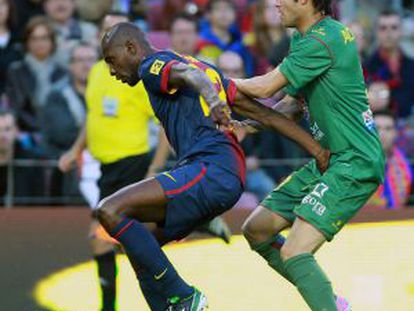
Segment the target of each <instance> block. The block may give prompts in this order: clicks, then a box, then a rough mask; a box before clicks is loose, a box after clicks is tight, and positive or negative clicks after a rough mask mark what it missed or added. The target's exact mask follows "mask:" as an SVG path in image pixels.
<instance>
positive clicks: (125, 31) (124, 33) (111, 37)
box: [101, 22, 150, 49]
mask: <svg viewBox="0 0 414 311" xmlns="http://www.w3.org/2000/svg"><path fill="white" fill-rule="evenodd" d="M128 41H131V42H135V43H137V44H139V45H140V47H141V48H142V49H148V48H150V44H149V42H148V40H147V39H146V37H145V34H144V33H143V32H142V31H141V29H139V28H138V27H137V26H136V25H134V24H132V23H128V22H123V23H118V24H116V25H114V26H112V27H110V28H109V29H108V30H107V31H106V32H105V34H104V35H103V37H102V42H101V44H102V49H104V47H108V46H110V45H113V44H119V45H124V44H125V43H126V42H128Z"/></svg>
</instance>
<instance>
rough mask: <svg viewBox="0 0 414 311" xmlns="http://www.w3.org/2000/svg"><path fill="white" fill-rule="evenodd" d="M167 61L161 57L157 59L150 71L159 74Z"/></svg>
mask: <svg viewBox="0 0 414 311" xmlns="http://www.w3.org/2000/svg"><path fill="white" fill-rule="evenodd" d="M164 65H165V62H164V61H162V60H159V59H156V60H155V62H154V63H153V64H152V65H151V68H150V72H151V73H152V74H153V75H157V76H158V75H159V74H160V72H161V69H162V67H164Z"/></svg>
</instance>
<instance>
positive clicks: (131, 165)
mask: <svg viewBox="0 0 414 311" xmlns="http://www.w3.org/2000/svg"><path fill="white" fill-rule="evenodd" d="M150 163H151V157H150V154H149V153H145V154H142V155H138V156H131V157H127V158H123V159H121V160H118V161H116V162H113V163H110V164H101V177H100V178H99V180H98V187H99V191H100V200H102V199H103V198H105V197H107V196H109V195H111V194H113V193H114V192H116V191H118V190H119V189H121V188H123V187H125V186H128V185H130V184H133V183H136V182H138V181H141V180H142V179H144V177H145V175H146V174H147V171H148V168H149V165H150Z"/></svg>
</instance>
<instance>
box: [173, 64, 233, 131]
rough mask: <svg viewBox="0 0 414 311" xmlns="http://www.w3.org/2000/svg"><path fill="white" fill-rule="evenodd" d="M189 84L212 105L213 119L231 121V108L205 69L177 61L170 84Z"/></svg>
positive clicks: (226, 122)
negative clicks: (221, 96)
mask: <svg viewBox="0 0 414 311" xmlns="http://www.w3.org/2000/svg"><path fill="white" fill-rule="evenodd" d="M183 85H186V86H189V87H191V88H192V89H194V90H195V91H197V92H198V93H199V94H200V95H201V96H202V97H203V98H204V100H205V101H206V103H207V104H208V105H209V107H210V111H211V114H212V117H213V120H214V121H215V122H216V123H218V124H221V125H226V126H227V125H228V124H229V122H230V110H229V108H228V106H227V104H226V103H225V102H223V101H222V100H221V99H220V97H219V95H218V93H217V90H216V89H215V87H214V85H213V83H212V82H211V81H210V79H209V78H208V76H207V75H206V74H205V72H204V71H202V70H200V69H198V68H194V67H191V66H189V65H187V64H184V63H177V64H174V65H173V66H172V67H171V71H170V76H169V86H170V87H172V88H178V87H180V86H183Z"/></svg>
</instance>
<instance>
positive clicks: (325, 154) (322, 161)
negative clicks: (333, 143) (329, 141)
mask: <svg viewBox="0 0 414 311" xmlns="http://www.w3.org/2000/svg"><path fill="white" fill-rule="evenodd" d="M330 158H331V152H330V151H329V150H328V149H324V148H322V149H321V150H320V151H319V153H318V154H317V155H316V156H315V160H316V166H317V167H318V169H319V171H320V172H321V174H323V173H325V172H326V170H327V169H328V166H329V159H330Z"/></svg>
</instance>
